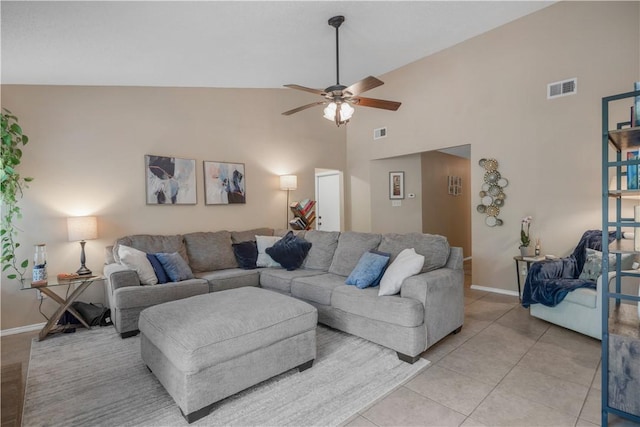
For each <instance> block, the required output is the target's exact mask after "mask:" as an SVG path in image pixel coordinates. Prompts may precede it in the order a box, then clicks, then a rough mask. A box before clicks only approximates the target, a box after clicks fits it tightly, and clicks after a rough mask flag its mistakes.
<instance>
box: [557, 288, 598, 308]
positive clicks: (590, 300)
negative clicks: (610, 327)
mask: <svg viewBox="0 0 640 427" xmlns="http://www.w3.org/2000/svg"><path fill="white" fill-rule="evenodd" d="M596 296H597V292H596V290H595V289H590V288H578V289H576V290H575V291H571V292H569V293H568V294H567V296H566V297H565V298H564V300H562V302H563V303H564V302H565V301H566V302H572V303H574V304H578V305H582V306H584V307H587V308H596Z"/></svg>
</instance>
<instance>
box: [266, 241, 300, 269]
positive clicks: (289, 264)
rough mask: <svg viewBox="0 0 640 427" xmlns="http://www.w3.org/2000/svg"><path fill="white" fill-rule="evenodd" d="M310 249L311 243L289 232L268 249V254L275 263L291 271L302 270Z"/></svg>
mask: <svg viewBox="0 0 640 427" xmlns="http://www.w3.org/2000/svg"><path fill="white" fill-rule="evenodd" d="M309 249H311V242H308V241H306V240H304V239H303V238H301V237H298V236H296V235H295V234H293V231H289V232H288V233H287V234H286V235H285V236H284V237H283V238H282V239H280V240H278V241H277V242H276V243H275V244H274V245H273V246H271V247H270V248H267V249H266V252H267V255H269V256H270V257H271V258H273V260H274V261H275V262H277V263H278V264H280V265H281V266H283V267H284V268H286V269H287V270H289V271H291V270H295V269H297V268H300V266H301V265H302V263H303V262H304V259H305V258H306V257H307V254H308V253H309Z"/></svg>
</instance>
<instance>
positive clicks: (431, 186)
mask: <svg viewBox="0 0 640 427" xmlns="http://www.w3.org/2000/svg"><path fill="white" fill-rule="evenodd" d="M421 156H422V157H421V165H422V232H423V233H431V234H441V235H443V236H447V239H448V240H449V244H450V245H451V246H458V247H461V248H462V250H463V254H464V259H465V272H466V271H469V273H470V265H471V213H472V210H471V200H472V192H473V189H472V188H471V145H470V144H466V145H459V146H455V147H448V148H443V149H439V150H434V151H426V152H423V153H422V154H421Z"/></svg>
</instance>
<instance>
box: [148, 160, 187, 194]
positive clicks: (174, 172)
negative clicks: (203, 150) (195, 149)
mask: <svg viewBox="0 0 640 427" xmlns="http://www.w3.org/2000/svg"><path fill="white" fill-rule="evenodd" d="M144 163H145V181H146V193H147V194H146V196H147V204H148V205H195V204H196V201H197V198H196V161H195V160H189V159H179V158H177V157H165V156H152V155H145V156H144Z"/></svg>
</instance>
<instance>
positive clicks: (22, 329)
mask: <svg viewBox="0 0 640 427" xmlns="http://www.w3.org/2000/svg"><path fill="white" fill-rule="evenodd" d="M46 324H47V323H46V322H42V323H36V324H33V325H27V326H18V327H17V328H10V329H3V330H1V331H0V337H4V336H7V335H15V334H21V333H23V332H32V331H39V330H40V329H42V328H43V327H44V325H46Z"/></svg>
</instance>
